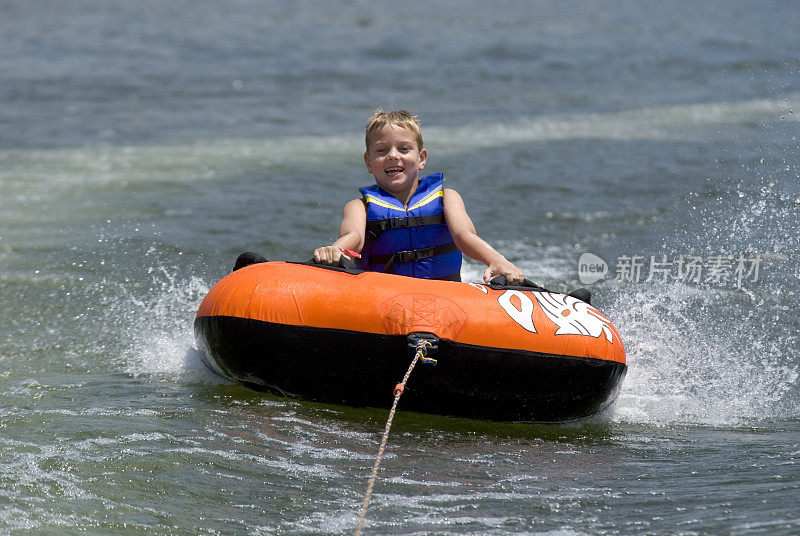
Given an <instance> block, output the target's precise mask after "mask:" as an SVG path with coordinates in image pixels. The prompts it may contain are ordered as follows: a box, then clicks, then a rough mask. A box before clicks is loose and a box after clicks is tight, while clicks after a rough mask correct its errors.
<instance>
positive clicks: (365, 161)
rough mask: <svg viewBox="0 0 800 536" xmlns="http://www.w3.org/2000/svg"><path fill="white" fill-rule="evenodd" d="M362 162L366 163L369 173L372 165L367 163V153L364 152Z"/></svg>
mask: <svg viewBox="0 0 800 536" xmlns="http://www.w3.org/2000/svg"><path fill="white" fill-rule="evenodd" d="M364 163H365V164H366V165H367V171H369V173H370V175H371V174H372V166H371V165H370V163H369V154H368V153H364Z"/></svg>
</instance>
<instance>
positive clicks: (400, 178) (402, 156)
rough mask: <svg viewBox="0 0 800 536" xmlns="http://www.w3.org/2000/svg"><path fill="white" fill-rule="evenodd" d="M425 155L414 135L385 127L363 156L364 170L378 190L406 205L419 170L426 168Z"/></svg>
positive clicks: (391, 126) (426, 155)
mask: <svg viewBox="0 0 800 536" xmlns="http://www.w3.org/2000/svg"><path fill="white" fill-rule="evenodd" d="M427 158H428V152H427V151H426V150H425V149H422V150H420V149H419V147H417V142H416V141H414V135H413V134H412V133H411V132H409V131H408V130H406V129H404V128H402V127H399V126H397V125H392V124H388V125H384V127H383V128H382V129H381V130H379V131H378V132H377V133H376V134H375V137H374V138H373V139H372V140H371V141H370V145H369V149H368V150H367V152H366V153H364V162H366V164H367V170H368V171H369V172H370V173H371V174H372V176H373V177H375V182H377V183H378V186H380V187H381V188H383V189H384V190H386V191H387V192H389V193H390V194H392V195H394V196H395V197H397V198H398V199H399V200H400V201H402V202H403V203H405V202H406V201H407V200H408V197H409V194H410V193H411V191H412V190H413V189H415V188H416V185H417V177H418V175H419V170H420V169H423V168H424V167H425V162H426V160H427Z"/></svg>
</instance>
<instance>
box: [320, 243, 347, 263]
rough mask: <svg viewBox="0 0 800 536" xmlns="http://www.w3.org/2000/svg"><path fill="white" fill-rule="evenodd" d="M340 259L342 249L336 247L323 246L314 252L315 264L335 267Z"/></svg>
mask: <svg viewBox="0 0 800 536" xmlns="http://www.w3.org/2000/svg"><path fill="white" fill-rule="evenodd" d="M341 257H342V249H341V248H340V247H338V246H323V247H321V248H317V249H315V250H314V262H316V263H317V264H329V265H331V266H335V265H337V264H339V259H340V258H341Z"/></svg>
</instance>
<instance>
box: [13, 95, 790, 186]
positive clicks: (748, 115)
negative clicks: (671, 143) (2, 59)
mask: <svg viewBox="0 0 800 536" xmlns="http://www.w3.org/2000/svg"><path fill="white" fill-rule="evenodd" d="M798 110H800V94H790V95H787V96H785V97H784V98H783V99H782V100H781V99H761V100H754V101H744V102H727V103H726V102H716V103H705V104H693V105H676V106H666V107H655V108H643V109H632V110H623V111H619V112H608V113H595V114H583V115H578V114H573V115H553V116H536V117H522V118H519V119H518V120H516V121H514V122H505V123H494V124H484V123H481V124H475V125H466V126H463V127H437V126H430V127H427V126H426V127H425V139H426V145H429V146H430V147H431V148H432V149H433V151H434V152H435V153H437V154H438V153H441V154H443V155H447V154H458V153H459V152H463V151H465V150H474V149H477V148H484V149H485V148H491V147H503V146H507V145H511V144H518V143H533V142H542V141H551V140H569V139H580V138H593V139H606V140H667V139H676V140H681V141H686V140H687V139H698V140H702V139H705V137H706V136H707V134H708V133H707V132H705V131H704V130H703V129H708V128H717V127H720V126H723V125H724V126H726V127H728V128H731V127H735V126H738V127H743V128H752V126H753V125H754V124H756V125H758V124H761V123H769V122H777V121H781V120H785V121H800V111H798ZM722 135H723V134H722V133H721V132H719V131H715V132H714V136H715V137H719V136H722ZM362 145H363V138H362V137H361V135H360V134H339V135H332V136H326V137H318V136H295V137H287V138H279V139H261V140H258V139H228V140H224V139H215V140H207V141H202V140H201V141H197V142H195V143H192V144H172V145H159V146H146V145H143V146H126V147H116V146H99V147H81V148H70V149H48V150H39V149H37V150H4V151H0V164H2V166H0V186H1V187H2V188H3V191H4V193H5V192H6V190H8V194H7V195H14V194H16V195H17V197H18V198H20V199H21V198H22V197H20V196H23V197H25V196H27V197H31V196H36V195H37V192H38V193H40V194H45V193H46V192H48V191H53V190H54V189H55V190H56V191H57V190H60V189H62V188H63V189H66V188H71V187H75V186H79V185H84V184H115V183H116V184H119V183H124V184H131V183H137V182H150V181H168V182H179V183H180V182H192V181H197V180H214V179H220V178H225V177H228V176H230V175H232V174H235V173H236V172H238V171H241V169H242V168H253V169H264V168H269V167H273V166H275V165H278V164H285V163H293V162H309V163H313V162H319V161H325V160H326V159H329V158H331V157H332V156H333V157H336V158H347V159H348V160H352V161H353V163H354V164H359V161H360V157H359V152H360V150H361V147H362ZM37 185H39V186H41V188H37Z"/></svg>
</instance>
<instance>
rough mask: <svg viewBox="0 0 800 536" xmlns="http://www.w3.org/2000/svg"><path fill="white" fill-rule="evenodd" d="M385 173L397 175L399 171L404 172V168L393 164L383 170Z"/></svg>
mask: <svg viewBox="0 0 800 536" xmlns="http://www.w3.org/2000/svg"><path fill="white" fill-rule="evenodd" d="M383 172H384V173H386V174H387V175H397V174H398V173H402V172H403V168H402V167H400V166H392V167H389V168H386V169H384V170H383Z"/></svg>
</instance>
